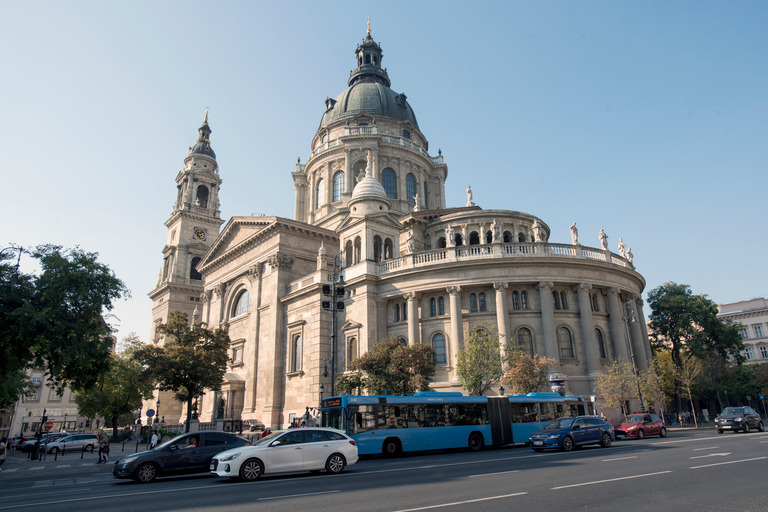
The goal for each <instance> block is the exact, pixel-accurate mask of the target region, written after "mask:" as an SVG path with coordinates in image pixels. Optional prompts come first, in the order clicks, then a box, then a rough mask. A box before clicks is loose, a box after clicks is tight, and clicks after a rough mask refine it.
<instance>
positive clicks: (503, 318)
mask: <svg viewBox="0 0 768 512" xmlns="http://www.w3.org/2000/svg"><path fill="white" fill-rule="evenodd" d="M508 286H509V284H507V283H493V288H494V289H495V290H496V325H497V329H498V330H499V334H500V335H501V336H500V339H499V345H500V346H501V355H502V357H503V356H504V355H505V353H506V349H507V345H509V342H510V341H509V340H510V338H509V305H508V304H507V287H508Z"/></svg>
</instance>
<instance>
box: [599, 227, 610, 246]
mask: <svg viewBox="0 0 768 512" xmlns="http://www.w3.org/2000/svg"><path fill="white" fill-rule="evenodd" d="M597 238H599V239H600V247H602V248H603V250H604V251H607V250H608V235H606V234H605V231H603V230H602V228H601V229H600V232H599V233H598V234H597Z"/></svg>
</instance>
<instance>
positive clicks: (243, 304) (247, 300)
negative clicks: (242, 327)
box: [232, 290, 251, 317]
mask: <svg viewBox="0 0 768 512" xmlns="http://www.w3.org/2000/svg"><path fill="white" fill-rule="evenodd" d="M250 310H251V294H250V293H248V290H243V291H242V292H240V295H238V296H237V299H236V300H235V307H234V308H232V316H233V317H235V316H240V315H244V314H245V313H247V312H248V311H250Z"/></svg>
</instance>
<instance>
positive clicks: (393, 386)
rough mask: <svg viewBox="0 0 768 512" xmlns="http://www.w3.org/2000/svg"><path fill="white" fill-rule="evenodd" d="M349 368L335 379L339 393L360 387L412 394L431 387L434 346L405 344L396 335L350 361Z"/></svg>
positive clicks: (374, 392) (370, 391)
mask: <svg viewBox="0 0 768 512" xmlns="http://www.w3.org/2000/svg"><path fill="white" fill-rule="evenodd" d="M347 369H348V371H347V373H345V374H343V375H340V376H339V377H338V378H337V379H336V383H335V388H336V393H337V394H346V393H352V392H353V390H355V389H361V390H365V391H366V392H367V393H368V394H370V395H383V394H385V393H388V394H390V395H412V394H413V393H415V392H417V391H429V381H430V379H431V378H432V376H433V375H434V374H435V350H434V349H433V348H432V347H430V346H429V345H425V344H423V343H416V344H414V345H411V346H409V347H406V346H405V345H403V344H402V343H401V342H400V340H398V339H397V338H388V339H384V340H381V341H379V342H378V343H376V344H374V345H373V347H371V350H369V351H368V352H366V353H365V354H363V355H362V356H360V357H358V358H357V359H355V360H354V361H351V362H350V363H349V365H348V367H347Z"/></svg>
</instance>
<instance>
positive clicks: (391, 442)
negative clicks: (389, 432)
mask: <svg viewBox="0 0 768 512" xmlns="http://www.w3.org/2000/svg"><path fill="white" fill-rule="evenodd" d="M401 450H402V448H401V447H400V441H399V440H398V439H397V438H396V437H390V438H389V439H386V440H385V441H384V445H382V447H381V453H382V454H384V456H385V457H397V456H398V455H400V451H401Z"/></svg>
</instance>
